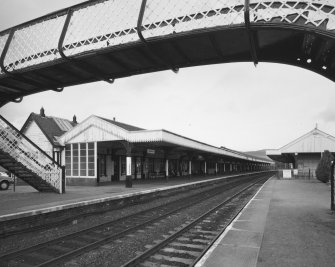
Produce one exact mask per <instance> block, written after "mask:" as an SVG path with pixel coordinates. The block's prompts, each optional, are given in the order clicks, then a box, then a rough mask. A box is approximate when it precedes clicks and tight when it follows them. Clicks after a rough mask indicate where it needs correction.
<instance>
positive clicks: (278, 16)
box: [0, 0, 335, 106]
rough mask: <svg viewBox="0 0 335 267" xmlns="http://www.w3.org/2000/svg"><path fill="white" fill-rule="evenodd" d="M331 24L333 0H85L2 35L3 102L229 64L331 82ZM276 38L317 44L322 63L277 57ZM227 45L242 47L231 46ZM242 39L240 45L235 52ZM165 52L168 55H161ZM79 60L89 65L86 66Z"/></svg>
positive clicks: (334, 48) (306, 45) (334, 13)
mask: <svg viewBox="0 0 335 267" xmlns="http://www.w3.org/2000/svg"><path fill="white" fill-rule="evenodd" d="M278 29H286V31H287V34H286V35H282V33H277V31H276V30H278ZM232 30H236V33H235V34H234V33H233V31H232ZM334 30H335V3H334V1H332V0H304V1H297V0H296V1H266V0H250V1H245V0H206V1H205V0H185V1H180V0H169V1H161V0H95V1H88V2H84V3H82V4H79V5H76V6H73V7H71V8H69V9H63V10H60V11H58V12H55V13H52V14H49V15H46V16H44V17H41V18H37V19H35V20H33V21H30V22H27V23H24V24H22V25H19V26H17V27H13V28H12V29H8V30H6V31H4V32H2V33H0V54H1V59H0V67H1V70H0V106H1V105H3V104H4V103H7V102H8V101H11V100H13V99H16V98H18V97H22V96H25V95H29V94H32V93H36V92H41V91H45V90H50V89H53V90H55V89H57V88H62V87H64V86H71V85H76V84H82V83H87V82H93V81H98V80H106V81H108V80H110V79H114V78H121V77H127V76H130V75H134V74H141V73H148V72H153V71H159V70H165V69H169V68H170V69H173V68H174V67H175V66H176V67H177V68H178V67H189V66H196V65H205V64H215V63H225V62H233V61H236V62H240V61H254V62H255V63H257V62H258V60H259V61H270V62H280V63H286V64H291V65H297V66H300V67H303V68H306V69H310V70H312V71H315V72H317V73H319V74H321V75H323V76H325V77H327V78H329V79H331V80H335V74H333V73H334V72H333V70H334V69H335V64H334V62H335V60H334V56H333V55H334V54H335V42H334V40H333V39H334ZM297 32H299V34H300V35H301V36H298V33H297ZM293 35H295V36H293ZM248 36H249V38H248ZM278 36H279V37H280V36H281V37H282V39H281V40H279V39H278V38H279V37H278ZM315 36H317V37H315ZM291 37H292V38H291ZM183 38H184V39H183ZM190 38H193V39H190ZM206 38H207V39H206ZM262 38H263V39H266V40H265V41H264V40H263V39H262ZM289 38H291V39H289ZM229 39H230V40H229ZM316 39H318V40H316ZM227 40H229V42H228V41H227ZM271 41H272V43H273V44H274V45H277V44H279V43H280V42H281V44H279V45H278V47H276V49H278V48H280V49H287V50H292V51H293V52H294V49H297V48H295V47H294V44H295V45H296V47H304V48H303V49H304V50H305V51H304V53H310V50H313V49H314V50H315V49H316V50H320V53H319V54H321V56H320V55H316V57H317V58H316V60H317V61H322V63H320V64H319V65H320V66H317V65H315V64H316V63H315V64H314V62H313V64H310V65H306V64H305V65H304V64H298V63H297V62H294V61H292V59H291V58H290V56H291V55H288V54H287V55H283V56H282V58H281V54H279V53H278V52H276V50H275V49H274V50H271V51H270V52H269V51H267V50H266V49H268V47H265V45H264V46H262V45H263V44H267V45H268V44H271ZM290 41H291V42H292V44H290V46H288V47H283V45H282V43H289V42H290ZM249 42H250V43H249ZM299 42H302V45H301V44H300V43H299ZM208 43H211V44H212V46H213V47H214V48H216V49H213V47H211V46H210V45H208ZM228 43H233V44H235V43H236V45H234V47H233V49H231V47H229V46H228ZM320 43H321V45H320ZM190 45H192V47H190ZM155 46H156V47H155ZM226 46H228V47H226ZM237 46H238V47H239V51H237V49H236V51H235V50H234V48H236V47H237ZM312 46H313V48H312ZM319 46H320V47H319ZM186 47H189V48H190V49H188V50H189V51H185V50H186ZM152 48H155V49H152ZM192 48H194V50H193V51H194V52H193V54H192V53H191V52H192ZM127 49H128V50H127ZM164 49H165V50H166V51H170V54H168V53H165V52H161V53H162V54H163V55H158V56H157V54H159V52H160V51H165V50H164ZM252 49H253V50H254V51H253V53H254V56H252V57H251V56H250V54H252V52H250V51H249V50H252ZM271 49H273V47H271ZM214 50H216V51H214ZM222 50H223V51H222ZM231 50H232V51H231ZM233 50H234V51H233ZM120 51H121V52H120ZM122 51H123V52H122ZM176 51H177V52H176ZM190 51H191V52H190ZM206 51H207V52H206ZM213 51H214V52H215V53H216V56H215V57H216V58H215V57H214V56H213V54H215V53H214V52H213ZM293 52H292V53H293ZM276 53H277V54H276ZM287 53H288V52H287ZM148 54H149V55H148ZM257 54H259V55H260V56H259V59H255V57H256V56H257ZM272 54H276V55H275V56H271V55H272ZM164 56H165V58H164ZM178 57H183V58H184V59H183V60H181V59H180V58H178ZM320 58H321V59H320ZM107 60H109V61H110V62H107ZM164 60H165V62H163V63H162V61H164ZM313 60H314V59H313ZM74 61H75V62H74ZM82 61H85V62H84V63H85V64H86V65H89V68H86V70H84V71H83V70H82V69H83V67H84V66H86V65H85V64H82ZM74 65H76V66H75V67H74ZM78 65H79V67H78ZM116 65H118V66H117V67H116ZM92 66H93V67H92ZM86 67H87V66H86ZM99 67H101V69H102V70H101V69H100V70H99ZM78 69H79V70H80V71H79V70H78ZM92 70H93V71H92ZM326 70H327V71H326ZM99 71H100V73H98V74H97V72H99ZM72 74H73V75H72ZM46 81H48V82H46Z"/></svg>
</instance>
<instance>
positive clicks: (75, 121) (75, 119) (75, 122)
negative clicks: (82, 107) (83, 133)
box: [72, 115, 78, 124]
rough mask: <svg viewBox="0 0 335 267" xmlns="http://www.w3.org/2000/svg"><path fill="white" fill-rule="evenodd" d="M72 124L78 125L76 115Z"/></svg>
mask: <svg viewBox="0 0 335 267" xmlns="http://www.w3.org/2000/svg"><path fill="white" fill-rule="evenodd" d="M72 122H73V123H74V124H78V122H77V117H76V115H73V119H72Z"/></svg>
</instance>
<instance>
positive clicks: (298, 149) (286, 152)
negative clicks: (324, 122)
mask: <svg viewBox="0 0 335 267" xmlns="http://www.w3.org/2000/svg"><path fill="white" fill-rule="evenodd" d="M325 150H328V151H330V152H335V137H334V136H332V135H330V134H327V133H325V132H323V131H320V130H319V129H317V128H315V129H313V130H312V131H310V132H308V133H307V134H305V135H303V136H301V137H299V138H297V139H295V140H294V141H292V142H290V143H288V144H287V145H285V146H283V147H282V148H279V149H272V150H267V151H266V155H267V156H268V157H269V158H271V159H273V160H275V161H280V162H285V163H290V162H292V157H294V156H295V155H298V154H302V153H304V154H307V153H309V154H310V153H320V154H321V153H322V152H324V151H325Z"/></svg>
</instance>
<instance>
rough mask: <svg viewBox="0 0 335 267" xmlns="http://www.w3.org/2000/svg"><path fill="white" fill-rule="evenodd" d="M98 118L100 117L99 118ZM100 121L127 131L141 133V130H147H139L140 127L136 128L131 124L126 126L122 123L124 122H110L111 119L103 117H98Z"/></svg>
mask: <svg viewBox="0 0 335 267" xmlns="http://www.w3.org/2000/svg"><path fill="white" fill-rule="evenodd" d="M97 117H98V116H97ZM98 118H100V119H103V120H105V121H107V122H109V123H112V124H114V125H116V126H119V127H121V128H123V129H125V130H127V131H141V130H145V129H143V128H139V127H136V126H133V125H129V124H125V123H122V122H119V121H115V120H110V119H106V118H102V117H98Z"/></svg>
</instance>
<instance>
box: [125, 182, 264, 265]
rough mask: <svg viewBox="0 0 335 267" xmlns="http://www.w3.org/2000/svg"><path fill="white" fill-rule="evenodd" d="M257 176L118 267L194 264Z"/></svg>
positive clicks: (231, 215) (231, 214) (235, 213)
mask: <svg viewBox="0 0 335 267" xmlns="http://www.w3.org/2000/svg"><path fill="white" fill-rule="evenodd" d="M260 180H265V179H260ZM260 180H258V181H256V182H255V183H253V184H251V185H248V186H246V187H245V188H243V189H242V190H241V191H239V192H237V193H236V194H234V195H233V196H231V197H230V198H229V199H226V200H225V201H223V202H222V203H220V204H218V205H217V206H216V207H214V208H212V209H211V210H209V211H208V212H206V213H205V214H203V215H201V216H199V217H198V218H196V219H194V220H193V221H191V222H189V223H188V224H187V225H185V226H183V227H182V228H181V229H178V230H177V231H175V232H174V233H173V234H171V235H170V236H169V237H167V238H166V239H164V240H163V241H161V242H159V243H157V244H155V245H153V246H152V247H151V248H149V249H148V250H146V251H145V252H144V253H141V254H140V255H138V256H137V257H136V258H134V259H132V260H131V261H129V262H127V263H126V264H124V265H122V267H131V266H143V267H155V266H157V267H159V266H165V267H168V266H178V267H180V266H194V265H195V264H196V263H197V262H198V261H199V260H200V258H201V257H202V256H203V255H204V254H205V253H206V252H207V250H208V249H209V248H210V247H211V246H212V244H213V243H214V242H215V241H216V240H217V239H218V238H219V236H220V235H221V234H222V233H223V232H224V230H225V229H226V227H227V226H228V225H229V224H230V223H231V222H232V221H233V220H234V218H235V217H236V216H237V215H238V214H239V212H240V211H241V210H242V209H243V207H244V205H243V206H242V207H240V208H239V209H238V210H237V211H236V209H235V208H234V207H235V206H236V203H237V202H239V201H240V200H241V199H243V198H245V197H246V196H247V197H248V198H247V199H249V197H250V192H252V191H250V189H251V188H252V187H255V186H257V184H259V183H260ZM266 180H267V179H266ZM227 217H228V218H227Z"/></svg>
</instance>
